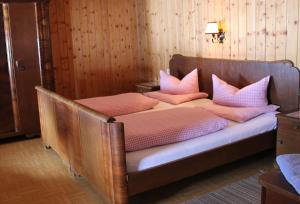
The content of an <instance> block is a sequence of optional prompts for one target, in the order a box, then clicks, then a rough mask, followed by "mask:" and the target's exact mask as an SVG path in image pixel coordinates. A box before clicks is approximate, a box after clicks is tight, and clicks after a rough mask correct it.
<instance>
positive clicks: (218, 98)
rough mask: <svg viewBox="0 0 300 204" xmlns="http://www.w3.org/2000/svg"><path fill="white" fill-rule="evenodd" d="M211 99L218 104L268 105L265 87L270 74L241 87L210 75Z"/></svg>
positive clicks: (236, 105)
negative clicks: (211, 84)
mask: <svg viewBox="0 0 300 204" xmlns="http://www.w3.org/2000/svg"><path fill="white" fill-rule="evenodd" d="M212 80H213V101H214V102H215V103H217V104H220V105H225V106H235V107H261V106H266V105H268V99H267V89H268V85H269V80H270V76H267V77H265V78H263V79H261V80H260V81H258V82H256V83H253V84H250V85H248V86H246V87H244V88H242V89H238V88H236V87H234V86H231V85H229V84H227V83H226V82H225V81H223V80H221V79H220V78H218V77H217V76H216V75H214V74H213V75H212Z"/></svg>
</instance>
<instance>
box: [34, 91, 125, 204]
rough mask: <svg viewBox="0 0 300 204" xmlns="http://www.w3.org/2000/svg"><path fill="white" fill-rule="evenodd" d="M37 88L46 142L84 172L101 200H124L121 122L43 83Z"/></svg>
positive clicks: (70, 163) (76, 168)
mask: <svg viewBox="0 0 300 204" xmlns="http://www.w3.org/2000/svg"><path fill="white" fill-rule="evenodd" d="M36 90H37V95H38V105H39V113H40V123H41V133H42V139H43V142H44V143H45V145H47V146H50V147H51V148H52V149H54V150H55V151H56V152H57V153H58V154H59V155H60V157H61V158H62V159H63V160H64V161H65V162H66V163H67V164H69V165H70V168H71V170H72V171H74V172H76V173H78V174H80V175H82V176H84V177H85V178H86V179H87V180H88V182H89V183H90V184H92V185H93V186H94V187H95V188H96V190H97V192H98V193H99V194H100V196H101V198H102V199H103V202H104V203H117V204H119V203H120V204H123V203H127V202H128V193H127V181H126V154H125V140H124V125H123V124H122V123H117V122H114V118H111V117H108V116H105V115H103V114H100V113H98V112H96V111H93V110H92V109H89V108H87V107H84V106H82V105H80V104H78V103H76V102H74V101H72V100H69V99H66V98H64V97H62V96H60V95H58V94H56V93H54V92H51V91H49V90H46V89H44V88H42V87H36Z"/></svg>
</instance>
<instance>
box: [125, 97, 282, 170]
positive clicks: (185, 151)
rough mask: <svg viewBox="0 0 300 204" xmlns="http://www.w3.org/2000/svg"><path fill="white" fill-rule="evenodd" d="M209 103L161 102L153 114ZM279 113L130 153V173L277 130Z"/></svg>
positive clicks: (201, 100) (128, 165) (128, 164)
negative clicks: (192, 137)
mask: <svg viewBox="0 0 300 204" xmlns="http://www.w3.org/2000/svg"><path fill="white" fill-rule="evenodd" d="M205 103H212V101H211V100H209V99H199V100H194V101H190V102H187V103H183V104H180V105H170V104H167V103H164V102H160V103H159V104H158V105H157V106H155V108H154V109H152V110H149V111H158V110H163V109H169V108H176V107H183V106H184V107H195V106H201V104H205ZM141 113H142V112H141ZM141 113H138V114H141ZM276 113H278V112H272V113H266V114H263V115H260V116H258V117H256V118H254V119H252V120H249V121H247V122H245V123H236V122H233V121H230V123H229V126H228V127H226V128H225V129H223V130H221V131H218V132H215V133H212V134H209V135H205V136H201V137H197V138H194V139H191V140H186V141H183V142H178V143H174V144H169V145H163V146H158V147H153V148H149V149H144V150H140V151H135V152H128V153H126V162H127V171H128V172H136V171H142V170H145V169H148V168H152V167H155V166H159V165H162V164H166V163H168V162H171V161H175V160H178V159H182V158H185V157H188V156H191V155H194V154H198V153H201V152H205V151H207V150H210V149H214V148H218V147H221V146H223V145H227V144H230V143H234V142H237V141H240V140H243V139H246V138H250V137H251V136H254V135H258V134H261V133H264V132H268V131H271V130H274V129H276V126H277V120H276V117H275V115H276ZM253 148H255V147H253Z"/></svg>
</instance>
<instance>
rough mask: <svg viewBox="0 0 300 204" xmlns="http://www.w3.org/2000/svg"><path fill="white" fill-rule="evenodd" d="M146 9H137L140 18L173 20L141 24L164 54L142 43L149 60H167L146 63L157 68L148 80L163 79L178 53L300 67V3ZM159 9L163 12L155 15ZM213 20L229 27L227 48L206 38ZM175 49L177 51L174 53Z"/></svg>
mask: <svg viewBox="0 0 300 204" xmlns="http://www.w3.org/2000/svg"><path fill="white" fill-rule="evenodd" d="M142 2H144V3H142ZM145 2H146V4H145ZM140 4H143V6H144V8H142V7H140V8H139V9H138V10H137V13H138V15H146V16H148V15H151V13H155V14H156V15H157V16H160V15H162V14H165V13H168V16H169V18H167V19H155V18H152V19H151V23H150V22H148V21H147V19H146V21H144V22H140V23H139V24H138V25H140V26H139V27H138V30H139V33H141V34H142V35H141V36H140V37H141V38H142V39H147V40H148V42H151V43H153V44H154V45H155V44H160V45H161V47H160V49H151V46H148V47H146V48H145V47H144V46H143V43H140V44H139V45H140V46H139V50H140V51H143V52H148V53H149V54H150V56H148V57H149V58H151V55H153V56H155V58H158V59H160V60H162V62H159V63H155V62H151V63H147V61H143V62H142V63H141V66H143V67H147V68H148V69H149V68H150V69H151V72H152V75H148V76H147V75H145V76H144V77H145V78H147V77H148V78H147V79H157V78H158V70H159V69H165V68H166V67H165V65H166V64H167V62H168V61H169V60H170V57H171V56H172V54H176V53H180V54H184V55H191V56H202V57H211V58H231V59H249V60H281V59H289V60H292V61H293V62H294V63H295V64H296V65H297V66H298V67H300V27H299V19H300V16H299V7H300V5H299V4H300V0H190V1H185V0H176V1H175V0H174V1H159V0H141V1H140ZM157 7H160V10H154V8H157ZM165 9H167V11H166V10H165ZM160 12H161V13H160ZM174 14H176V15H174ZM172 16H173V17H172ZM144 20H145V19H144ZM138 21H139V19H138ZM208 21H222V22H223V25H224V28H225V31H226V40H225V42H224V44H213V43H212V42H211V36H208V35H205V34H204V30H205V25H206V23H207V22H208ZM142 24H147V25H148V27H147V30H143V29H144V27H145V25H142ZM162 24H163V25H165V24H167V26H166V31H165V30H164V33H162V32H160V31H159V29H157V28H156V26H157V25H162ZM154 35H155V36H154ZM166 36H167V37H166ZM164 39H167V41H166V42H165V40H164ZM178 45H179V47H178V48H177V46H178ZM174 47H176V48H177V49H170V48H174ZM167 48H168V55H167V56H169V57H168V58H167V57H166V55H165V52H166V49H167ZM159 65H164V66H159Z"/></svg>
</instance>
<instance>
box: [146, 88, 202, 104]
mask: <svg viewBox="0 0 300 204" xmlns="http://www.w3.org/2000/svg"><path fill="white" fill-rule="evenodd" d="M144 95H145V96H148V97H150V98H155V99H157V100H160V101H163V102H166V103H170V104H173V105H177V104H180V103H184V102H188V101H192V100H195V99H199V98H207V97H208V94H207V93H204V92H198V93H192V94H181V95H171V94H166V93H162V92H160V91H153V92H147V93H144Z"/></svg>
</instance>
